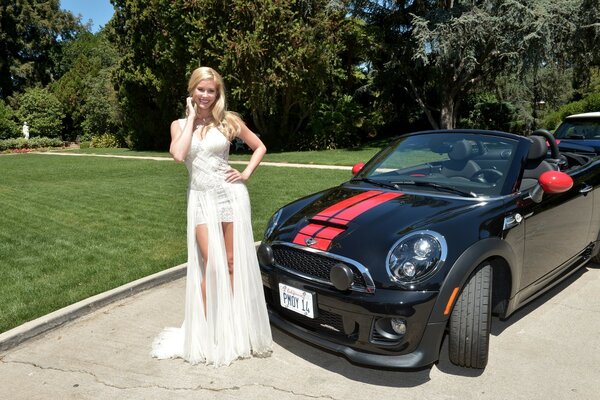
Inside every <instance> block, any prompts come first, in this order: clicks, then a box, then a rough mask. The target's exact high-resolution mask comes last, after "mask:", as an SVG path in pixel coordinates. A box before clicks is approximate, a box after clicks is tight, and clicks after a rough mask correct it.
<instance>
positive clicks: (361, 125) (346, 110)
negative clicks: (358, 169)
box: [294, 95, 383, 150]
mask: <svg viewBox="0 0 600 400" xmlns="http://www.w3.org/2000/svg"><path fill="white" fill-rule="evenodd" d="M334 100H337V101H336V102H335V103H333V104H331V103H322V104H321V105H320V108H319V109H318V110H317V111H316V112H315V114H314V115H313V116H312V119H311V121H310V124H309V131H308V133H309V134H307V135H305V136H303V137H302V138H301V140H298V141H297V143H298V144H297V145H296V146H294V147H295V148H297V149H300V150H316V149H337V148H348V147H356V146H358V145H359V144H360V143H361V142H362V140H363V136H364V132H367V134H370V135H371V136H375V135H376V131H377V128H378V127H379V126H381V125H382V124H383V116H382V115H381V114H378V113H376V112H372V113H368V112H367V110H366V109H365V108H364V107H362V106H361V105H360V104H358V103H357V102H356V100H355V99H354V98H353V97H352V96H349V95H345V96H342V97H340V98H338V99H334Z"/></svg>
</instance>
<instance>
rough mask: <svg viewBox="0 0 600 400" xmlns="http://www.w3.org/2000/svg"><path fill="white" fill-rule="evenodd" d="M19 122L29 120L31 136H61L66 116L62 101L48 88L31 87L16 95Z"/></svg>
mask: <svg viewBox="0 0 600 400" xmlns="http://www.w3.org/2000/svg"><path fill="white" fill-rule="evenodd" d="M16 101H17V103H18V105H19V106H18V109H17V112H16V116H17V119H18V121H19V124H23V123H25V122H27V124H28V125H29V134H30V136H31V137H35V136H43V137H49V138H54V137H61V135H62V119H63V118H64V114H63V110H62V105H61V104H60V101H58V99H57V98H56V96H54V95H53V94H52V93H50V92H49V91H48V90H47V89H41V88H30V89H27V90H25V92H24V93H22V94H20V95H18V96H16Z"/></svg>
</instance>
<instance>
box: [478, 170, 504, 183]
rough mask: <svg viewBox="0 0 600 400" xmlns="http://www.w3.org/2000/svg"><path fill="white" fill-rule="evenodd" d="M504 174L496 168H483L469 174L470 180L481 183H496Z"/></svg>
mask: <svg viewBox="0 0 600 400" xmlns="http://www.w3.org/2000/svg"><path fill="white" fill-rule="evenodd" d="M503 176H504V174H503V173H502V172H500V171H498V170H497V169H493V168H484V169H480V170H479V171H477V172H475V173H474V174H473V175H472V176H471V180H472V181H475V182H481V183H496V182H498V180H499V179H500V178H502V177H503Z"/></svg>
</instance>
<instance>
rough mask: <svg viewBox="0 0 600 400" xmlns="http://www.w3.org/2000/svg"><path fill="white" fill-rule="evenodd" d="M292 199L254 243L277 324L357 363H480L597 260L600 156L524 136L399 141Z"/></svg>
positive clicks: (427, 136)
mask: <svg viewBox="0 0 600 400" xmlns="http://www.w3.org/2000/svg"><path fill="white" fill-rule="evenodd" d="M353 174H354V175H353V177H352V178H351V179H350V180H349V181H347V182H345V183H343V184H341V185H339V186H337V187H333V188H331V189H328V190H324V191H322V192H319V193H315V194H312V195H310V196H307V197H305V198H302V199H299V200H297V201H294V202H292V203H290V204H288V205H286V206H285V207H283V208H281V209H280V210H278V211H277V212H276V213H275V214H274V215H273V217H272V218H271V220H270V221H269V223H268V225H267V228H266V231H265V233H264V239H263V241H262V243H261V244H260V246H259V247H258V250H257V252H258V258H259V263H260V269H261V274H262V280H263V285H264V289H265V296H266V299H267V304H268V308H269V315H270V318H271V321H272V323H273V324H274V325H276V326H278V327H280V328H282V329H283V330H285V331H287V332H289V333H291V334H293V335H295V336H298V337H300V338H302V339H304V340H306V341H308V342H310V343H313V344H315V345H318V346H321V347H324V348H326V349H329V350H331V351H334V352H337V353H340V354H343V355H345V356H346V357H347V358H348V359H349V360H351V361H352V362H355V363H359V364H366V365H372V366H379V367H391V368H421V367H426V366H429V365H431V364H433V363H435V362H436V361H437V360H438V359H439V354H440V349H441V344H442V341H443V339H444V337H445V335H447V337H448V339H447V340H448V349H449V359H450V361H451V362H452V363H454V364H457V365H459V366H463V367H471V368H484V367H485V366H486V364H487V360H488V352H489V350H488V349H489V340H490V339H489V338H490V326H491V316H492V314H493V315H497V316H498V317H499V318H502V319H504V318H507V317H509V316H510V315H511V314H512V313H513V312H514V311H515V310H516V309H518V308H519V307H521V306H523V305H524V304H526V303H528V302H529V301H531V300H533V299H534V298H536V297H537V296H539V295H540V294H542V293H543V292H545V291H547V290H548V289H549V288H551V287H552V286H554V285H556V284H557V283H558V282H560V281H561V280H563V279H565V278H566V277H567V276H568V275H570V274H572V273H573V272H574V271H576V270H577V269H578V268H580V267H581V266H583V265H584V264H585V263H586V262H588V261H589V260H590V259H592V258H595V257H597V253H598V249H599V248H598V246H597V243H598V234H599V227H600V193H599V192H597V191H596V188H597V187H598V185H599V184H600V160H599V159H596V158H595V157H593V156H590V155H589V154H578V153H575V152H562V153H561V152H559V149H558V146H557V145H556V142H555V141H554V138H553V136H552V135H551V134H550V133H549V132H547V131H543V130H540V131H536V132H534V134H533V135H531V136H529V137H526V136H518V135H514V134H509V133H504V132H495V131H479V130H438V131H427V132H417V133H412V134H408V135H405V136H402V137H400V138H398V139H396V140H395V141H393V142H392V143H391V144H390V145H389V146H387V147H385V148H384V149H382V150H381V151H380V152H379V153H378V154H376V155H375V156H374V157H373V158H372V159H371V160H370V161H369V162H368V163H366V165H363V164H357V165H355V167H354V168H353Z"/></svg>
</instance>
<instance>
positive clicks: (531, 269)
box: [520, 170, 594, 297]
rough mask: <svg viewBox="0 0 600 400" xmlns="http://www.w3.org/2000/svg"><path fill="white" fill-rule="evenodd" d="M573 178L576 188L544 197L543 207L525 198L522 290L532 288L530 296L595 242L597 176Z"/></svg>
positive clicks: (580, 174)
mask: <svg viewBox="0 0 600 400" xmlns="http://www.w3.org/2000/svg"><path fill="white" fill-rule="evenodd" d="M570 175H571V177H572V178H573V187H572V188H571V189H570V190H568V191H567V192H565V193H560V194H544V196H543V199H542V201H541V202H540V203H535V202H534V201H533V200H532V199H531V198H530V197H529V196H528V195H527V193H524V194H523V199H522V201H523V203H522V204H523V208H522V212H523V218H524V224H525V229H524V230H525V246H524V256H523V270H522V276H521V285H520V286H521V288H526V287H529V289H528V290H527V291H528V292H531V293H533V292H536V291H537V290H538V288H539V287H540V286H545V285H546V283H547V280H548V279H551V278H552V277H553V275H554V274H555V273H560V272H561V270H562V269H563V268H567V267H568V266H569V265H570V263H569V261H571V259H573V257H575V256H576V255H578V254H579V253H581V251H582V250H584V249H585V248H586V247H587V246H588V245H589V244H590V242H591V240H590V226H591V221H592V218H593V216H592V212H593V202H594V193H593V183H592V182H591V178H592V176H593V175H592V174H591V173H590V172H589V171H587V172H586V170H580V171H579V172H576V173H573V174H570ZM523 294H524V295H525V297H526V293H523Z"/></svg>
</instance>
